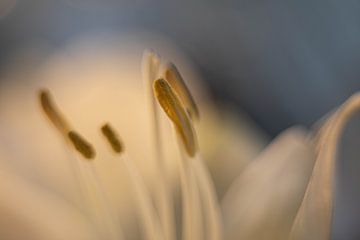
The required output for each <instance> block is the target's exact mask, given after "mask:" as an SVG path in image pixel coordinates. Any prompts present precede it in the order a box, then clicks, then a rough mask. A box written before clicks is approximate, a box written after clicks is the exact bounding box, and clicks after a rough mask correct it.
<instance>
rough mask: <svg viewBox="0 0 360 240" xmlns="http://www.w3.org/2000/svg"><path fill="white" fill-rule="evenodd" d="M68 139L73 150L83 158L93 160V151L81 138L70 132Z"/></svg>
mask: <svg viewBox="0 0 360 240" xmlns="http://www.w3.org/2000/svg"><path fill="white" fill-rule="evenodd" d="M68 137H69V139H70V141H71V143H72V144H73V145H74V147H75V149H76V150H77V151H78V152H80V153H81V154H82V155H83V156H84V157H85V158H87V159H93V158H94V157H95V150H94V148H93V147H92V146H91V144H90V143H88V142H87V141H86V140H85V139H84V138H83V137H81V136H80V135H79V134H78V133H76V132H75V131H70V132H69V133H68Z"/></svg>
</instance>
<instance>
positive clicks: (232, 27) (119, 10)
mask: <svg viewBox="0 0 360 240" xmlns="http://www.w3.org/2000/svg"><path fill="white" fill-rule="evenodd" d="M1 1H3V2H4V3H3V4H2V5H1V4H0V16H1V7H3V8H5V7H6V4H7V3H6V2H9V3H10V2H15V1H14V0H1ZM4 6H5V7H4ZM131 28H137V29H139V28H140V29H146V30H147V31H155V32H158V33H160V34H163V35H164V36H166V37H168V38H170V39H171V40H173V41H175V42H176V43H177V44H178V46H179V47H180V48H181V49H182V50H183V51H184V52H185V53H186V54H188V55H189V56H190V57H191V58H192V59H193V60H194V62H195V64H196V65H197V67H198V68H199V69H200V72H201V74H202V75H203V77H204V78H205V79H206V80H207V81H208V83H209V84H210V86H211V87H212V89H213V93H214V96H215V97H216V98H218V99H219V100H221V101H231V102H233V103H235V104H237V106H239V107H241V108H242V109H244V110H245V111H246V112H247V113H248V114H249V115H250V116H251V117H252V118H253V119H254V120H255V121H256V122H257V123H258V124H259V125H260V126H261V127H262V128H263V129H264V130H265V131H267V132H268V133H269V134H270V135H271V136H275V135H276V134H277V133H279V132H280V131H281V130H283V129H285V128H286V127H288V126H290V125H293V124H302V125H307V126H310V125H311V124H312V123H314V121H315V120H317V119H318V118H320V117H321V116H322V115H323V114H325V113H326V112H328V111H329V110H331V109H332V108H333V107H335V106H337V105H339V104H340V103H341V102H343V101H344V100H345V99H346V98H347V97H349V96H350V95H351V94H352V93H353V92H355V91H357V90H358V89H359V88H360V79H359V77H360V68H359V63H360V1H357V0H342V1H339V0H301V1H300V0H295V1H286V0H268V1H265V0H252V1H250V0H238V1H235V0H228V1H214V0H207V1H205V0H196V1H165V0H163V1H162V0H157V1H146V0H126V1H121V0H119V1H116V0H102V1H100V0H87V1H85V0H18V1H17V3H16V5H15V6H14V7H13V9H12V10H11V11H9V12H8V14H3V16H2V17H0V49H1V50H0V51H1V54H0V68H1V66H3V65H4V63H6V60H7V57H8V56H10V55H11V54H12V53H13V52H14V51H16V50H17V49H18V48H19V47H22V46H25V45H26V44H28V43H29V42H32V41H46V42H48V43H50V44H52V45H54V46H62V45H63V44H64V43H65V42H66V41H67V39H69V38H71V37H73V36H77V35H80V34H81V33H86V32H89V31H97V30H110V31H111V30H116V31H123V30H126V29H131ZM356 119H357V121H356ZM356 119H355V120H354V121H353V122H352V124H351V125H352V128H349V129H352V130H349V129H348V130H347V131H346V137H345V138H344V143H343V145H344V148H343V150H342V152H341V154H342V155H343V156H346V158H345V159H346V160H345V161H343V162H341V163H339V169H340V170H339V181H338V186H339V188H338V189H339V190H338V194H337V205H336V209H335V216H336V217H335V227H334V234H333V236H334V239H335V240H342V239H345V240H346V239H349V240H352V239H353V240H357V239H360V229H359V226H358V225H359V222H360V206H359V205H360V204H359V203H360V189H359V185H358V183H359V182H360V174H359V173H360V162H359V161H357V160H358V158H359V157H358V156H359V153H360V152H359V150H358V148H357V147H356V145H354V139H359V138H358V136H359V135H360V130H359V129H360V128H359V127H356V122H357V123H358V124H357V125H360V124H359V122H360V117H357V118H356ZM352 146H355V147H352ZM345 150H346V151H345Z"/></svg>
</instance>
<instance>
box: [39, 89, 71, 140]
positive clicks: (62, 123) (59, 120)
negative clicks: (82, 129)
mask: <svg viewBox="0 0 360 240" xmlns="http://www.w3.org/2000/svg"><path fill="white" fill-rule="evenodd" d="M39 98H40V103H41V107H42V109H43V111H44V113H45V114H46V116H47V117H48V119H49V120H50V121H51V122H52V124H54V126H55V127H56V128H57V129H59V130H60V131H61V132H62V133H64V134H66V133H67V132H68V131H69V130H70V126H69V124H68V123H67V122H66V120H65V118H63V117H62V116H61V113H60V111H58V110H57V107H56V105H55V103H54V101H53V100H52V97H51V94H50V92H49V91H48V90H45V89H42V90H40V92H39Z"/></svg>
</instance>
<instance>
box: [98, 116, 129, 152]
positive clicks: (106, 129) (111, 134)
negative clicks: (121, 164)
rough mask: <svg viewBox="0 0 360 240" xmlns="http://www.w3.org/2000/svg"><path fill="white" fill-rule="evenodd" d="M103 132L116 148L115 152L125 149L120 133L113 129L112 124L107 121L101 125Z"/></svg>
mask: <svg viewBox="0 0 360 240" xmlns="http://www.w3.org/2000/svg"><path fill="white" fill-rule="evenodd" d="M101 132H102V133H103V135H104V136H105V137H106V139H107V140H108V142H109V143H110V145H111V148H112V149H113V150H114V152H116V153H121V152H122V151H123V149H124V148H123V145H122V143H121V141H120V139H119V137H118V135H117V134H116V132H115V131H114V130H113V128H112V127H111V126H110V124H109V123H106V124H104V125H103V126H102V127H101Z"/></svg>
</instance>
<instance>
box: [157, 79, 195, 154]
mask: <svg viewBox="0 0 360 240" xmlns="http://www.w3.org/2000/svg"><path fill="white" fill-rule="evenodd" d="M153 89H154V94H155V96H156V98H157V100H158V102H159V104H160V106H161V107H162V109H163V110H164V112H165V113H166V115H167V116H168V117H169V118H170V120H171V121H172V122H173V124H174V125H175V129H176V132H177V133H178V135H179V136H180V138H181V140H182V142H183V144H184V147H185V150H186V152H187V153H188V154H189V156H190V157H193V156H194V155H195V153H196V151H197V144H196V137H195V132H194V130H193V126H192V122H191V119H190V118H189V116H188V115H187V113H186V111H185V108H184V107H183V105H182V104H181V102H180V100H179V98H178V97H177V95H176V94H175V93H174V91H173V90H172V88H171V86H170V85H169V84H168V82H167V81H165V80H164V79H161V78H160V79H158V80H156V81H155V82H154V85H153Z"/></svg>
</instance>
